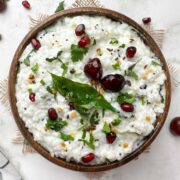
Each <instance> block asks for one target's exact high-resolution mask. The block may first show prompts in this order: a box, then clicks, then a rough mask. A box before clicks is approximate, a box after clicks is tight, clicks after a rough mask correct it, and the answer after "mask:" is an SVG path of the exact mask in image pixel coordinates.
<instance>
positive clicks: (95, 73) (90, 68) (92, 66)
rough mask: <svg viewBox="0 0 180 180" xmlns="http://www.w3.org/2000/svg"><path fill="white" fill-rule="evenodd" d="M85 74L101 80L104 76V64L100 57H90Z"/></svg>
mask: <svg viewBox="0 0 180 180" xmlns="http://www.w3.org/2000/svg"><path fill="white" fill-rule="evenodd" d="M84 72H85V74H86V75H87V76H88V77H90V78H91V79H93V80H100V79H101V77H102V65H101V61H100V60H99V59H98V58H94V59H90V60H89V62H88V63H87V64H86V65H85V66H84Z"/></svg>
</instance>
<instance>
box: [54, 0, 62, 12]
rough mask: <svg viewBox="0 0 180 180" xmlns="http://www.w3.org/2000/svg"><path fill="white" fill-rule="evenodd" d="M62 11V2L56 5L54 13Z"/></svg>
mask: <svg viewBox="0 0 180 180" xmlns="http://www.w3.org/2000/svg"><path fill="white" fill-rule="evenodd" d="M63 10H64V1H61V2H60V3H59V5H58V7H57V8H56V11H55V13H57V12H60V11H63Z"/></svg>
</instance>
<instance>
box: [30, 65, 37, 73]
mask: <svg viewBox="0 0 180 180" xmlns="http://www.w3.org/2000/svg"><path fill="white" fill-rule="evenodd" d="M31 70H32V71H33V72H34V73H37V72H38V70H39V64H38V63H36V64H35V65H34V66H33V67H32V68H31Z"/></svg>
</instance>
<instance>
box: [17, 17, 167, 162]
mask: <svg viewBox="0 0 180 180" xmlns="http://www.w3.org/2000/svg"><path fill="white" fill-rule="evenodd" d="M78 24H84V25H85V27H86V33H87V34H88V36H89V37H91V38H92V37H94V38H95V39H96V45H93V46H91V47H90V48H89V51H88V53H87V54H86V55H85V56H84V58H83V60H81V61H78V62H75V63H73V62H72V61H71V53H70V47H71V45H72V44H78V41H79V39H80V38H79V37H78V36H76V35H75V33H74V30H75V28H76V26H77V25H78ZM132 29H133V28H132V27H130V26H129V25H127V24H125V23H122V24H120V23H119V22H114V21H112V20H110V19H108V18H105V17H100V16H93V17H90V16H76V17H71V18H70V17H66V18H63V19H61V20H59V21H58V22H57V23H56V24H54V25H53V26H50V27H48V28H46V29H45V30H43V31H42V32H40V33H39V34H38V36H37V38H38V39H39V41H40V43H41V48H40V49H39V50H37V51H36V52H33V53H32V54H31V57H30V58H29V60H30V66H26V65H25V64H24V63H23V62H24V59H25V58H26V57H27V56H28V54H29V53H30V51H31V50H32V49H33V47H32V45H31V44H30V45H28V46H27V47H26V49H25V51H24V52H23V54H22V56H21V58H20V59H19V61H20V62H21V64H20V68H19V73H18V74H17V84H16V97H17V107H18V111H19V115H20V117H21V118H22V120H23V121H24V122H25V124H26V127H27V128H28V129H29V131H30V132H31V133H32V134H33V136H34V140H35V141H37V142H38V143H40V144H41V145H42V146H43V147H45V148H46V149H47V150H48V151H49V152H50V153H51V155H52V156H57V157H61V158H64V159H66V160H67V161H70V160H73V161H75V162H81V163H82V161H81V158H82V157H83V156H85V155H87V154H88V153H94V154H95V158H94V160H93V161H91V162H90V164H101V163H105V162H108V161H110V162H112V161H115V160H120V159H122V158H124V157H125V156H127V155H128V154H129V153H132V152H133V151H134V150H135V149H136V148H137V147H138V146H139V145H141V144H142V142H143V138H144V137H145V136H147V135H148V134H150V133H151V132H152V130H153V129H154V122H155V120H156V116H158V115H160V114H161V113H163V111H164V106H165V105H164V104H165V102H164V101H162V99H164V98H165V80H166V77H165V74H164V71H163V70H162V67H161V65H157V64H156V65H154V64H152V61H153V62H154V61H155V62H157V63H159V64H161V63H160V61H159V59H157V58H156V57H155V55H154V54H153V52H152V51H151V50H150V48H149V47H147V46H146V45H145V44H144V42H143V41H142V39H141V38H140V37H139V36H138V35H137V33H136V32H135V31H133V30H132ZM111 38H116V40H118V43H117V44H110V41H111ZM122 44H125V47H124V48H122V47H121V48H119V46H120V45H122ZM129 46H134V47H136V49H137V53H136V55H135V56H134V58H132V59H128V58H126V54H125V53H126V49H127V47H129ZM99 48H100V50H101V51H102V55H101V56H99V55H98V54H97V49H99ZM107 49H110V50H111V51H109V50H107ZM59 51H63V53H62V54H61V59H62V61H63V62H64V63H68V72H67V74H65V77H66V78H69V79H71V80H73V81H76V82H81V83H85V84H89V85H90V80H89V78H88V77H87V76H86V75H85V74H84V71H83V70H84V65H85V64H86V63H87V62H88V60H89V58H94V57H98V58H99V59H100V60H101V64H102V67H103V76H105V75H108V74H121V75H124V73H125V70H127V69H128V67H129V66H131V65H133V64H134V63H136V62H137V64H136V66H135V67H134V69H133V71H134V72H135V73H136V74H137V76H138V80H135V79H133V78H132V77H128V76H125V79H126V80H129V81H131V86H128V85H126V86H125V87H124V88H123V90H122V92H127V93H131V94H134V95H135V97H136V101H135V102H134V103H133V105H134V112H132V113H127V112H124V111H123V110H122V109H121V108H120V106H119V104H118V103H117V101H116V98H117V96H118V93H107V92H104V94H103V96H104V97H105V99H106V100H107V101H108V102H110V103H111V105H112V106H113V107H114V108H116V109H118V110H119V111H120V114H117V113H113V112H110V111H105V116H104V117H102V116H101V115H100V118H99V124H98V125H96V129H95V130H94V131H92V133H93V136H94V138H95V139H96V140H97V141H95V142H94V145H95V149H91V148H89V147H88V146H87V145H84V144H83V142H80V141H78V139H80V138H81V136H82V131H81V130H79V128H80V127H81V126H82V125H81V123H80V119H81V117H80V114H79V113H78V112H76V110H73V111H70V110H69V106H68V102H67V101H66V99H65V98H64V97H63V96H61V95H60V94H59V93H57V98H56V99H54V96H53V95H52V94H50V93H49V92H48V91H47V90H46V87H47V86H50V87H51V86H52V78H51V76H50V74H49V72H51V73H54V74H56V75H59V76H60V75H62V73H63V69H62V68H61V64H60V62H59V61H53V62H52V63H50V62H47V61H46V58H52V57H55V56H56V55H57V53H58V52H59ZM117 58H118V60H119V62H120V68H119V69H117V70H115V69H114V68H113V66H112V65H113V64H115V63H116V60H117ZM36 63H38V65H39V69H38V71H37V72H36V73H33V72H32V70H31V68H32V67H33V65H35V64H36ZM71 69H75V71H76V72H75V74H71V73H70V70H71ZM30 74H33V75H34V79H35V83H31V82H29V81H28V78H29V75H30ZM41 80H43V81H44V82H45V84H46V85H44V86H43V85H42V84H41V83H40V81H41ZM142 86H146V88H144V89H143V88H140V87H142ZM28 89H31V90H32V91H33V92H34V93H35V94H36V101H35V102H31V101H30V100H29V92H28ZM140 97H141V98H140ZM142 97H144V104H143V103H142ZM51 107H53V108H55V109H58V108H61V109H62V112H58V116H59V118H62V119H63V120H65V121H67V123H68V125H67V126H65V127H64V128H63V129H62V130H61V132H62V133H65V134H71V135H72V137H73V138H74V140H73V141H64V140H62V139H61V138H60V137H59V134H60V132H56V131H53V130H50V129H46V123H47V119H48V115H47V112H48V109H49V108H51ZM74 112H75V113H76V114H77V117H75V118H74V119H72V118H71V114H72V113H74ZM99 113H100V111H99ZM67 115H68V116H69V117H70V118H67ZM119 115H120V118H121V120H122V122H121V124H120V125H118V126H116V127H113V129H115V131H118V132H126V133H124V134H117V138H116V140H115V141H114V142H113V143H112V144H108V143H107V140H106V135H105V133H103V132H102V128H103V125H104V123H105V122H106V123H108V124H109V123H111V122H112V121H113V120H114V119H116V118H118V116H119ZM128 132H134V133H128ZM86 139H87V140H88V139H89V133H88V132H87V137H86Z"/></svg>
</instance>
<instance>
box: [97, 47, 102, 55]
mask: <svg viewBox="0 0 180 180" xmlns="http://www.w3.org/2000/svg"><path fill="white" fill-rule="evenodd" d="M96 53H97V55H98V56H102V49H101V48H98V49H96Z"/></svg>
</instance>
